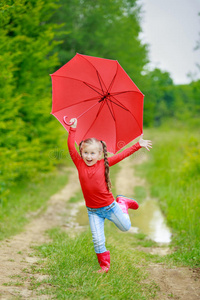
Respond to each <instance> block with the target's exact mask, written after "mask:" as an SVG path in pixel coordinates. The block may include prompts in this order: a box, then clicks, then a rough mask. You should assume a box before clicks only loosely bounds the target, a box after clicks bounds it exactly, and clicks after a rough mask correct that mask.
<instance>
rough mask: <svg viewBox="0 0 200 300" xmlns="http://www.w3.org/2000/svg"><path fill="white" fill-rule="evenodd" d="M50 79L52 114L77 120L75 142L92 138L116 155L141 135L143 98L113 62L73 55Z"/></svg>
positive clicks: (119, 67) (117, 64)
mask: <svg viewBox="0 0 200 300" xmlns="http://www.w3.org/2000/svg"><path fill="white" fill-rule="evenodd" d="M51 78H52V91H53V92H52V93H53V101H52V112H51V113H52V114H53V115H54V116H55V117H56V118H57V119H58V121H59V122H60V123H61V124H62V125H63V126H64V127H65V128H66V130H69V126H67V125H66V123H65V122H64V119H63V118H64V116H67V117H68V118H69V120H70V119H71V118H77V119H79V120H78V126H77V132H76V142H77V143H78V144H79V143H80V142H81V141H82V140H84V139H86V138H91V137H95V138H97V139H99V140H103V141H105V142H106V144H107V149H108V151H109V152H111V153H116V152H117V151H118V150H120V149H121V148H122V147H124V146H125V145H126V144H128V143H129V142H131V141H132V140H134V139H135V138H136V137H138V136H139V135H141V134H142V131H143V129H142V128H143V99H144V95H143V94H142V92H141V91H140V90H139V89H138V87H137V86H136V85H135V84H134V82H133V81H132V80H131V79H130V77H129V76H128V75H127V73H126V72H125V71H124V70H123V68H122V67H121V66H120V64H119V63H118V62H117V61H116V60H110V59H104V58H98V57H92V56H87V55H81V54H76V55H75V56H74V57H73V58H72V59H71V60H70V61H69V62H68V63H66V64H65V65H64V66H62V67H61V68H60V69H59V70H57V71H56V72H55V73H53V74H51Z"/></svg>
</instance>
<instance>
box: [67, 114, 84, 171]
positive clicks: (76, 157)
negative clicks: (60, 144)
mask: <svg viewBox="0 0 200 300" xmlns="http://www.w3.org/2000/svg"><path fill="white" fill-rule="evenodd" d="M70 123H71V124H72V125H71V126H70V130H69V136H68V140H67V144H68V149H69V154H70V156H71V158H72V160H73V162H74V164H75V165H76V166H77V165H78V163H79V162H80V160H81V157H80V155H79V153H78V151H77V150H76V147H75V135H76V126H77V119H71V120H70Z"/></svg>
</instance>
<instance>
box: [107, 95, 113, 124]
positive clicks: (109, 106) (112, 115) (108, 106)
mask: <svg viewBox="0 0 200 300" xmlns="http://www.w3.org/2000/svg"><path fill="white" fill-rule="evenodd" d="M106 104H107V106H108V108H109V111H110V113H111V116H112V117H113V120H114V121H115V116H114V114H113V111H112V110H111V108H110V106H109V104H108V100H107V99H106Z"/></svg>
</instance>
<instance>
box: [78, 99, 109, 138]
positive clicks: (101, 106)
mask: <svg viewBox="0 0 200 300" xmlns="http://www.w3.org/2000/svg"><path fill="white" fill-rule="evenodd" d="M104 104H105V102H101V105H100V108H99V110H98V112H97V114H96V118H95V119H94V121H93V122H92V124H91V125H90V127H89V128H88V130H87V131H86V133H85V134H84V136H83V140H84V138H85V136H86V135H87V133H88V132H89V131H90V129H91V128H92V126H93V124H94V122H95V121H96V119H97V117H98V115H99V114H100V112H101V110H102V108H103V106H104Z"/></svg>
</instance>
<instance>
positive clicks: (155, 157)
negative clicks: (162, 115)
mask: <svg viewBox="0 0 200 300" xmlns="http://www.w3.org/2000/svg"><path fill="white" fill-rule="evenodd" d="M147 135H148V138H149V139H152V141H153V149H152V151H151V152H150V160H149V161H148V162H145V163H144V164H143V165H141V166H138V169H139V174H140V175H141V176H144V175H145V176H146V178H147V180H148V182H149V183H150V186H151V194H152V196H153V197H156V198H157V199H158V200H159V203H160V206H161V208H162V211H163V212H164V214H165V216H166V219H167V222H168V225H169V226H170V227H171V228H172V231H173V241H172V246H174V248H175V249H176V251H175V252H174V254H173V255H171V257H172V258H173V259H174V260H176V261H177V262H180V263H182V264H185V265H188V266H191V267H199V266H200V239H199V237H200V205H199V203H200V189H199V182H200V147H199V139H200V134H199V133H198V132H194V131H192V132H190V131H189V130H187V129H184V130H180V129H179V130H172V129H151V130H147V133H146V136H147Z"/></svg>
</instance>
